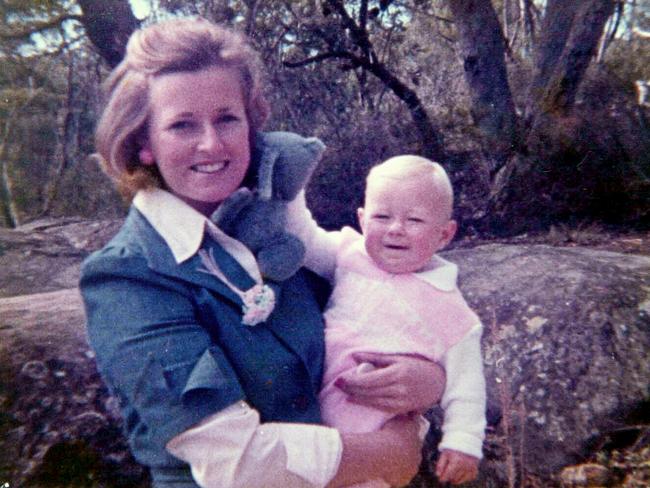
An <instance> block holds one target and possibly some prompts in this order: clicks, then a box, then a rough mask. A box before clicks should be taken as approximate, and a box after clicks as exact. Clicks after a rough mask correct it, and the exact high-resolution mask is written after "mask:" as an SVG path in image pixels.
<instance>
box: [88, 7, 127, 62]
mask: <svg viewBox="0 0 650 488" xmlns="http://www.w3.org/2000/svg"><path fill="white" fill-rule="evenodd" d="M77 3H78V4H79V6H80V7H81V10H83V16H82V18H81V23H82V24H83V26H84V29H86V34H87V35H88V38H89V39H90V40H91V41H92V43H93V44H94V45H95V47H96V49H97V51H98V52H99V55H100V56H101V57H102V58H104V59H105V60H106V62H107V63H108V65H109V66H110V67H111V68H114V67H115V66H117V65H118V64H119V62H120V61H121V60H122V58H123V57H124V52H125V48H126V43H127V41H128V40H129V36H130V35H131V33H132V32H133V31H134V30H135V29H136V28H137V27H138V25H139V21H138V19H136V18H135V16H134V15H133V11H132V10H131V6H130V5H129V2H128V0H102V1H101V2H98V1H96V0H77Z"/></svg>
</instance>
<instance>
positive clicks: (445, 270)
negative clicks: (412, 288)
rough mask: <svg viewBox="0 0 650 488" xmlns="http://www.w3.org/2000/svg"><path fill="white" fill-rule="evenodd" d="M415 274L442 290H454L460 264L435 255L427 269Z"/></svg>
mask: <svg viewBox="0 0 650 488" xmlns="http://www.w3.org/2000/svg"><path fill="white" fill-rule="evenodd" d="M415 276H417V277H418V278H420V279H421V280H423V281H426V282H427V283H429V284H430V285H432V286H435V287H436V288H438V289H439V290H441V291H453V290H454V289H455V288H456V280H457V278H458V266H456V265H455V264H454V263H452V262H449V261H447V260H446V259H442V258H441V257H440V256H433V258H431V261H429V264H428V265H427V267H426V269H425V270H424V271H419V272H417V273H415Z"/></svg>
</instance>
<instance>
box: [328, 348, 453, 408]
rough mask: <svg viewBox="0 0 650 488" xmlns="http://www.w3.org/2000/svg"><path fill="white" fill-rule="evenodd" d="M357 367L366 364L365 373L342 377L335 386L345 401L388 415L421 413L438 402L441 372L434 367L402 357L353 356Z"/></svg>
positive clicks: (365, 354) (385, 355)
mask: <svg viewBox="0 0 650 488" xmlns="http://www.w3.org/2000/svg"><path fill="white" fill-rule="evenodd" d="M354 358H355V360H356V361H357V363H360V364H361V363H369V364H370V365H372V368H363V366H362V370H363V369H370V371H367V372H358V371H357V370H352V371H348V372H346V373H344V374H343V375H341V377H340V378H339V379H338V380H337V381H336V383H335V385H336V386H337V387H338V388H340V389H341V390H343V391H344V392H345V393H346V394H347V395H348V399H349V400H350V401H352V402H354V403H360V404H362V405H366V406H369V407H374V408H379V409H381V410H384V411H386V412H389V413H391V414H395V415H398V414H404V413H408V412H425V411H426V410H428V409H429V408H431V407H432V406H433V405H435V404H436V403H438V402H439V401H440V398H441V397H442V393H443V391H444V389H445V372H444V369H443V368H442V367H441V366H440V365H439V364H437V363H434V362H432V361H429V360H427V359H424V358H421V357H417V356H408V355H403V354H378V353H356V354H355V355H354Z"/></svg>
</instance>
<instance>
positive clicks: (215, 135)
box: [198, 125, 223, 152]
mask: <svg viewBox="0 0 650 488" xmlns="http://www.w3.org/2000/svg"><path fill="white" fill-rule="evenodd" d="M222 148H223V140H222V138H221V135H220V134H219V131H218V130H217V129H216V128H215V127H213V126H212V125H209V126H206V127H204V129H203V131H202V132H201V138H200V140H199V143H198V149H199V151H204V152H213V151H216V150H220V149H222Z"/></svg>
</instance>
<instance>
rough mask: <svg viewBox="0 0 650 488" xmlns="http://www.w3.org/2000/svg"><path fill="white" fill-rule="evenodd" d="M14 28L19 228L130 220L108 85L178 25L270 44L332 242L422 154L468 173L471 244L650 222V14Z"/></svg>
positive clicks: (41, 4) (276, 79) (467, 11)
mask: <svg viewBox="0 0 650 488" xmlns="http://www.w3.org/2000/svg"><path fill="white" fill-rule="evenodd" d="M142 7H146V8H144V9H143V8H142ZM136 14H137V17H136ZM0 15H2V19H3V21H2V24H0V225H4V226H7V227H14V226H17V225H20V224H22V223H25V222H28V221H30V220H33V219H35V218H37V217H41V216H45V215H47V216H69V215H75V216H76V215H80V216H87V217H97V218H102V217H113V216H118V215H122V214H123V212H124V205H123V203H122V202H121V201H120V199H119V197H118V196H117V195H116V194H115V192H114V191H113V190H112V188H111V186H110V184H109V183H108V181H107V180H106V178H105V177H104V175H103V174H102V173H101V171H100V170H99V169H98V167H97V166H96V164H95V163H94V162H93V161H92V159H91V158H89V155H90V154H91V153H92V150H93V149H92V131H93V125H94V122H95V120H96V118H97V113H98V112H99V110H100V103H101V96H100V92H101V88H100V84H101V82H102V80H103V79H104V78H105V76H106V74H107V73H108V70H109V69H110V67H111V66H114V65H115V64H116V63H117V62H119V59H120V58H121V56H122V53H123V48H124V44H125V41H126V39H127V38H128V35H129V33H130V32H131V31H132V30H133V29H134V28H136V27H137V26H138V25H139V24H146V23H149V22H155V21H157V20H159V19H161V18H165V17H168V16H171V15H202V16H205V17H207V18H210V19H212V20H215V21H218V22H223V23H227V24H229V25H232V26H234V27H235V28H237V29H240V30H242V31H245V32H246V33H247V34H248V35H249V36H250V37H251V38H252V40H253V42H254V44H255V45H256V46H257V47H258V49H259V50H260V52H261V53H262V56H263V59H264V61H265V64H266V67H267V74H268V77H267V81H268V95H269V100H270V102H271V106H272V109H273V114H272V119H271V121H270V123H269V125H268V128H269V129H274V130H292V131H296V132H299V133H302V134H305V135H316V136H318V137H320V138H321V139H322V140H323V141H324V142H325V143H326V144H327V145H328V151H327V153H326V156H325V159H324V161H323V162H322V163H321V166H320V168H319V170H318V173H317V175H316V177H315V178H314V181H313V182H312V184H311V186H310V189H309V194H308V197H309V199H310V202H311V204H312V207H313V208H314V210H315V214H316V216H317V218H318V219H319V221H321V223H323V224H324V225H325V226H326V227H338V226H340V225H343V224H351V223H353V222H354V210H355V208H356V207H357V206H358V205H359V203H360V202H361V198H362V186H363V178H364V176H365V174H366V172H367V170H368V168H369V167H370V166H371V165H373V164H375V163H376V162H378V161H380V160H382V159H384V158H386V157H389V156H392V155H395V154H400V153H405V152H416V153H421V154H424V155H427V156H430V157H432V158H435V159H437V160H439V161H440V162H441V163H442V164H443V165H445V167H446V168H447V169H448V170H449V171H450V173H451V174H452V178H453V180H454V182H455V184H456V188H457V192H458V202H457V218H458V219H459V220H461V228H462V229H463V232H464V234H465V235H469V236H472V235H476V236H484V235H488V234H515V233H521V232H524V231H530V230H535V229H541V228H546V227H548V226H550V225H551V224H557V223H563V224H569V225H578V224H579V225H583V226H584V225H585V223H588V224H589V223H594V222H597V223H601V224H607V225H615V226H618V227H620V228H634V227H636V228H640V227H647V225H648V222H649V213H650V205H648V203H649V202H650V198H649V196H650V191H649V190H650V178H649V177H650V157H649V156H648V155H649V154H650V131H649V130H648V122H649V121H648V104H650V97H649V98H646V99H645V104H644V103H643V102H644V100H643V99H642V97H641V96H640V95H641V93H640V89H639V88H638V87H637V82H638V81H639V80H641V81H644V80H649V79H650V63H649V62H648V61H649V60H650V56H649V55H648V54H649V53H650V40H649V39H648V35H649V33H648V31H649V30H650V2H648V0H576V1H572V2H566V1H563V0H546V1H541V0H493V1H489V0H429V1H427V0H394V1H390V0H381V1H369V0H354V1H342V0H257V1H256V0H221V1H215V0H195V1H183V0H140V1H138V2H132V4H130V3H129V2H128V1H127V0H104V1H101V2H100V1H93V0H76V1H75V0H20V1H19V0H7V1H4V2H2V3H1V4H0Z"/></svg>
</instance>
